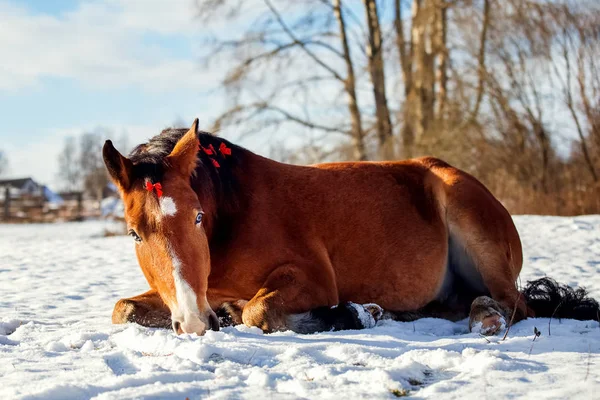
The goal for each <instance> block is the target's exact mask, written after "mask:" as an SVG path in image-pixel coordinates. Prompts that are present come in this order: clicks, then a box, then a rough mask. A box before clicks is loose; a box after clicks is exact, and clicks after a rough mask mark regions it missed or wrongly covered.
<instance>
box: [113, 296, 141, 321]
mask: <svg viewBox="0 0 600 400" xmlns="http://www.w3.org/2000/svg"><path fill="white" fill-rule="evenodd" d="M135 311H136V303H135V302H134V301H131V300H126V299H121V300H119V301H118V302H117V304H115V308H114V310H113V314H112V323H113V324H126V323H128V322H135Z"/></svg>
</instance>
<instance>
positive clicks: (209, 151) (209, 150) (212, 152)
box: [198, 142, 216, 156]
mask: <svg viewBox="0 0 600 400" xmlns="http://www.w3.org/2000/svg"><path fill="white" fill-rule="evenodd" d="M198 150H202V151H204V152H205V153H206V154H207V155H209V156H212V155H215V153H216V151H215V148H214V147H213V145H212V144H209V145H208V147H203V146H202V145H201V144H200V142H198Z"/></svg>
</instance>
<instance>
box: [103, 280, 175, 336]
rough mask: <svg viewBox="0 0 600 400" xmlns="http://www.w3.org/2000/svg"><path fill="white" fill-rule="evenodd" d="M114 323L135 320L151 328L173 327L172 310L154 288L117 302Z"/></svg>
mask: <svg viewBox="0 0 600 400" xmlns="http://www.w3.org/2000/svg"><path fill="white" fill-rule="evenodd" d="M112 322H113V324H125V323H127V322H135V323H137V324H140V325H142V326H147V327H151V328H171V311H170V310H169V307H167V305H166V304H165V303H164V302H163V301H162V299H161V298H160V296H159V294H158V292H157V291H156V290H154V289H151V290H149V291H147V292H146V293H143V294H140V295H139V296H135V297H130V298H127V299H121V300H119V301H118V302H117V304H115V308H114V310H113V314H112Z"/></svg>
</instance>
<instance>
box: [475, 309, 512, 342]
mask: <svg viewBox="0 0 600 400" xmlns="http://www.w3.org/2000/svg"><path fill="white" fill-rule="evenodd" d="M470 328H471V332H475V333H479V334H481V335H485V336H492V335H495V334H496V333H498V332H499V331H501V330H503V329H504V328H506V320H505V319H504V317H503V316H502V315H500V314H499V313H498V312H496V311H495V310H494V312H493V313H492V314H490V315H488V316H486V317H484V318H482V319H481V320H480V321H474V322H473V323H472V324H471V326H470Z"/></svg>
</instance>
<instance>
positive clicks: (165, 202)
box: [159, 196, 177, 217]
mask: <svg viewBox="0 0 600 400" xmlns="http://www.w3.org/2000/svg"><path fill="white" fill-rule="evenodd" d="M159 202H160V211H161V212H162V215H164V216H167V217H172V216H173V215H175V214H176V213H177V206H176V205H175V202H174V201H173V199H172V198H171V197H166V196H163V197H161V198H160V200H159Z"/></svg>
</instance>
